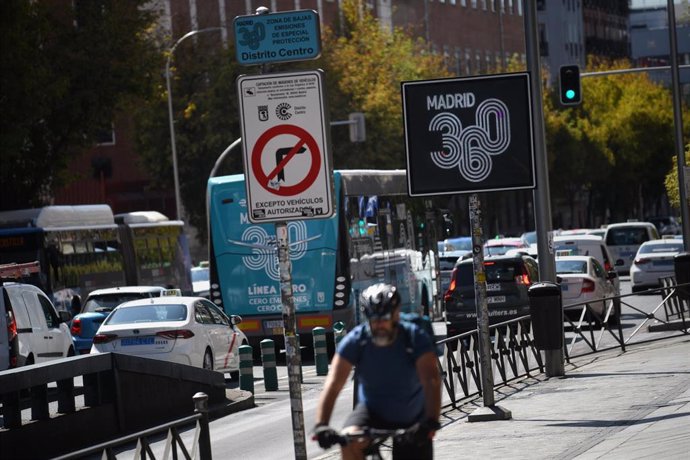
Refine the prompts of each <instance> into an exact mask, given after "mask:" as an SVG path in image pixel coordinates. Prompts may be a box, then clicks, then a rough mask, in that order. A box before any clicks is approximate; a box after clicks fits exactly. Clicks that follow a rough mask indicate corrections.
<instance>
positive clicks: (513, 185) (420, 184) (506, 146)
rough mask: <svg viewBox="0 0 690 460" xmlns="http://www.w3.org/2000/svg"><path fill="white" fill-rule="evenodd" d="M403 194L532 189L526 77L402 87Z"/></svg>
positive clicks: (504, 76)
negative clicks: (403, 129) (403, 133)
mask: <svg viewBox="0 0 690 460" xmlns="http://www.w3.org/2000/svg"><path fill="white" fill-rule="evenodd" d="M402 98H403V118H404V127H405V153H406V156H407V184H408V191H409V193H410V195H413V196H422V195H444V194H453V193H476V192H487V191H495V190H515V189H526V188H534V187H535V185H536V181H535V172H534V139H533V135H532V109H531V102H530V88H529V75H528V74H527V73H513V74H501V75H491V76H481V77H466V78H449V79H440V80H427V81H410V82H403V83H402Z"/></svg>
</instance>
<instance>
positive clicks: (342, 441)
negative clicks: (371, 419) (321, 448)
mask: <svg viewBox="0 0 690 460" xmlns="http://www.w3.org/2000/svg"><path fill="white" fill-rule="evenodd" d="M362 438H366V439H369V441H370V443H369V446H368V447H367V448H366V449H364V458H366V459H369V460H384V458H387V457H389V456H386V457H383V455H382V454H381V447H385V448H386V450H387V451H391V456H392V457H391V458H394V459H395V458H398V455H400V453H401V452H403V451H405V450H406V449H407V448H408V447H409V445H410V442H411V441H410V440H409V439H408V432H407V430H406V429H403V428H398V429H393V430H391V429H381V428H370V427H363V428H362V429H361V430H360V431H357V432H352V433H341V434H339V435H337V436H335V437H334V438H333V444H339V445H340V446H346V445H348V444H350V443H352V442H354V441H356V440H359V439H362ZM389 438H391V441H392V442H390V443H386V441H388V439H389ZM312 439H315V438H312ZM398 451H400V452H398Z"/></svg>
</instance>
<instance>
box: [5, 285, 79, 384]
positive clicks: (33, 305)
mask: <svg viewBox="0 0 690 460" xmlns="http://www.w3.org/2000/svg"><path fill="white" fill-rule="evenodd" d="M70 318H71V315H70V313H69V312H67V311H60V312H58V311H57V310H56V309H55V306H54V305H53V303H52V302H51V301H50V299H48V297H47V296H46V295H45V294H44V293H43V291H41V290H40V289H39V288H37V287H36V286H32V285H30V284H23V283H2V285H0V371H2V370H5V369H10V368H14V367H19V366H28V365H31V364H35V363H41V362H45V361H49V360H52V359H59V358H64V357H66V356H73V355H74V345H73V344H72V337H71V336H70V333H69V327H68V326H67V321H69V320H70Z"/></svg>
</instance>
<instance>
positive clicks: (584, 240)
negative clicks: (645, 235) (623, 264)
mask: <svg viewBox="0 0 690 460" xmlns="http://www.w3.org/2000/svg"><path fill="white" fill-rule="evenodd" d="M553 246H554V250H555V251H556V255H557V256H558V255H570V256H592V257H594V258H595V259H596V260H597V262H599V264H600V265H601V266H602V267H603V268H604V271H605V272H606V273H607V277H609V279H610V280H611V283H612V284H613V288H614V295H616V296H619V295H620V294H621V287H620V277H619V276H618V272H616V270H615V268H614V259H613V256H612V255H611V253H610V252H609V249H608V247H607V246H606V245H605V244H604V240H603V239H601V238H600V237H598V236H595V235H592V234H586V235H571V236H560V235H559V236H556V237H554V239H553Z"/></svg>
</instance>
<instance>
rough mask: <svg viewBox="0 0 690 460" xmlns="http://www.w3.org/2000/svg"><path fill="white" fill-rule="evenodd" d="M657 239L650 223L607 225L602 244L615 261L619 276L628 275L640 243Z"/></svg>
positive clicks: (656, 233)
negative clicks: (604, 244)
mask: <svg viewBox="0 0 690 460" xmlns="http://www.w3.org/2000/svg"><path fill="white" fill-rule="evenodd" d="M658 239H659V232H658V231H657V229H656V227H655V226H654V224H652V223H650V222H621V223H618V224H609V225H608V226H607V227H606V233H605V234H604V242H605V243H606V246H608V248H609V251H610V252H611V255H612V256H613V259H614V260H615V261H616V270H617V271H618V273H619V274H621V275H627V274H628V273H630V266H631V265H632V262H633V259H635V254H637V250H638V249H640V246H641V245H642V243H644V242H645V241H649V240H658Z"/></svg>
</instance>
